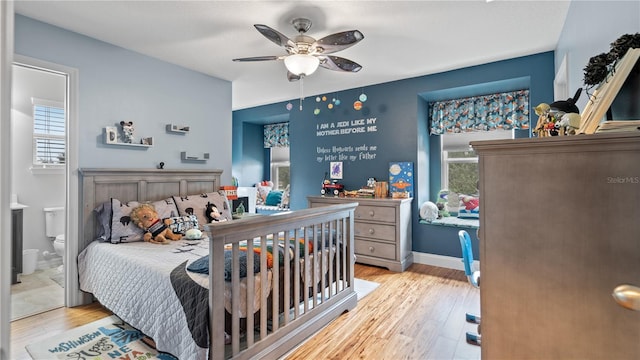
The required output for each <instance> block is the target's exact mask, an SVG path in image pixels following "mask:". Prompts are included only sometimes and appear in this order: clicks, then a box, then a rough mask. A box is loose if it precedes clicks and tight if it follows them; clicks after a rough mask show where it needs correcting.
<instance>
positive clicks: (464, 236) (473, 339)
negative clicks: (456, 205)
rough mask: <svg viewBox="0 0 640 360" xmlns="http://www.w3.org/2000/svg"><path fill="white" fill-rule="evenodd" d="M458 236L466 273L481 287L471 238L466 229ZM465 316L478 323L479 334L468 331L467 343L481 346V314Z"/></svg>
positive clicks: (476, 286) (474, 285) (469, 320)
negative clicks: (475, 267) (474, 264)
mask: <svg viewBox="0 0 640 360" xmlns="http://www.w3.org/2000/svg"><path fill="white" fill-rule="evenodd" d="M458 237H459V238H460V247H461V248H462V263H463V264H464V273H465V275H467V279H468V280H469V283H470V284H471V285H472V286H473V287H475V288H480V271H479V270H473V249H472V247H471V238H470V237H469V234H468V233H467V232H466V231H464V230H460V231H459V232H458ZM465 318H466V320H467V322H469V323H472V324H478V333H477V334H474V333H470V332H467V343H469V344H472V345H478V346H480V341H481V335H480V316H478V315H472V314H468V313H467V314H465Z"/></svg>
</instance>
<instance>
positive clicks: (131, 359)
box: [27, 279, 380, 360]
mask: <svg viewBox="0 0 640 360" xmlns="http://www.w3.org/2000/svg"><path fill="white" fill-rule="evenodd" d="M379 285H380V284H378V283H376V282H373V281H368V280H363V279H355V281H354V286H353V288H354V291H355V292H356V295H357V296H358V300H362V299H363V298H364V297H365V296H367V295H369V294H370V293H371V292H372V291H373V290H375V289H376V288H377V287H378V286H379ZM27 352H29V355H31V358H33V359H35V360H50V359H91V360H99V359H105V360H107V359H108V360H113V359H127V360H135V359H145V360H146V359H159V360H177V359H176V357H174V356H173V355H170V354H167V353H163V352H159V351H158V350H156V349H155V348H154V346H153V340H151V339H150V338H148V337H146V336H145V335H144V334H143V333H142V332H140V331H139V330H137V329H134V328H132V327H131V326H130V325H129V324H127V323H125V322H124V321H122V320H121V319H120V318H118V317H117V316H115V315H112V316H109V317H106V318H103V319H100V320H97V321H94V322H92V323H90V324H87V325H84V326H81V327H78V328H75V329H72V330H69V331H67V332H65V333H63V334H59V335H55V336H52V337H50V338H48V339H45V340H43V341H40V342H38V343H37V344H31V345H27Z"/></svg>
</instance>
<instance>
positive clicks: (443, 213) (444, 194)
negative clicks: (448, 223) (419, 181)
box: [436, 189, 451, 219]
mask: <svg viewBox="0 0 640 360" xmlns="http://www.w3.org/2000/svg"><path fill="white" fill-rule="evenodd" d="M448 202H449V190H447V189H442V190H440V192H439V193H438V200H436V206H437V207H438V219H440V218H443V217H449V216H451V214H449V209H448V205H447V204H448Z"/></svg>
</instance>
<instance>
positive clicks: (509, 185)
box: [472, 133, 640, 359]
mask: <svg viewBox="0 0 640 360" xmlns="http://www.w3.org/2000/svg"><path fill="white" fill-rule="evenodd" d="M472 146H473V148H474V149H475V150H476V151H477V153H478V155H479V167H480V195H481V199H482V202H481V206H482V210H481V212H480V266H481V269H480V270H481V278H482V281H481V285H480V298H481V305H480V309H481V314H482V358H483V359H638V356H639V355H640V311H631V310H628V309H625V308H622V307H621V306H619V305H618V304H617V303H616V302H615V301H614V299H613V297H612V296H611V295H612V292H613V290H614V288H616V287H617V286H618V285H621V284H631V285H635V286H640V134H638V133H617V134H595V135H576V136H569V137H550V138H536V139H519V140H507V141H479V142H472Z"/></svg>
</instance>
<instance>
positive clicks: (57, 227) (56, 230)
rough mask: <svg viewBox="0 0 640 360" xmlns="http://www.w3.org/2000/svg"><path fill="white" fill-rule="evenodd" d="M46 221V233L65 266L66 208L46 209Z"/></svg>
mask: <svg viewBox="0 0 640 360" xmlns="http://www.w3.org/2000/svg"><path fill="white" fill-rule="evenodd" d="M44 221H45V224H44V227H45V233H46V235H47V237H48V238H49V239H51V240H53V249H54V250H55V252H56V254H58V255H59V256H61V257H62V263H63V264H64V239H65V238H64V226H65V213H64V207H63V206H61V207H49V208H44Z"/></svg>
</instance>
